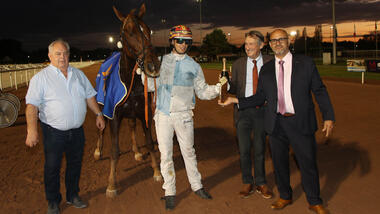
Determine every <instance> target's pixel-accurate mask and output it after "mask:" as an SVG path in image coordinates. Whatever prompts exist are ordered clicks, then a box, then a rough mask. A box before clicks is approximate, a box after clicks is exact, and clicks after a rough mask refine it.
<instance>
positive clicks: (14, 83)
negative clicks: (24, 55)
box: [0, 61, 98, 90]
mask: <svg viewBox="0 0 380 214" xmlns="http://www.w3.org/2000/svg"><path fill="white" fill-rule="evenodd" d="M97 62H98V61H85V62H72V63H70V65H71V66H73V67H76V68H84V67H87V66H90V65H92V64H94V63H97ZM46 66H48V64H46V63H40V64H18V65H0V89H1V90H3V89H5V88H11V89H12V88H14V89H16V90H17V89H18V87H19V86H20V85H24V84H26V85H28V84H29V81H30V79H31V78H32V77H33V76H34V75H35V74H36V73H37V72H39V71H40V70H41V69H43V68H45V67H46Z"/></svg>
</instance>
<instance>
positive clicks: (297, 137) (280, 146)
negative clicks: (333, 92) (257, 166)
mask: <svg viewBox="0 0 380 214" xmlns="http://www.w3.org/2000/svg"><path fill="white" fill-rule="evenodd" d="M289 43H290V42H289V38H288V34H287V33H286V31H284V30H282V29H277V30H275V31H273V32H272V33H271V35H270V46H271V48H272V50H273V52H274V53H275V59H273V60H272V61H270V62H268V63H267V64H265V65H264V66H263V67H262V69H261V74H260V78H259V83H258V92H257V93H256V95H254V96H251V97H249V98H239V99H237V98H232V97H230V98H228V99H227V100H226V101H225V102H224V103H220V104H221V105H222V106H224V105H228V104H230V103H239V110H240V111H241V110H242V109H246V108H250V107H252V106H257V105H261V104H262V103H264V102H265V101H266V102H267V107H266V109H265V121H264V127H265V131H266V132H267V133H268V135H269V137H270V146H271V152H272V158H273V165H274V170H275V175H276V182H277V188H278V191H279V193H280V198H279V200H277V201H276V202H275V203H273V204H272V206H271V207H272V209H283V208H284V207H286V206H287V205H289V204H291V203H292V188H291V186H290V177H289V146H291V147H292V149H293V151H294V153H295V156H296V159H297V162H298V165H299V168H300V171H301V176H302V187H303V189H304V191H305V193H306V198H307V201H308V202H309V205H310V206H309V209H311V210H312V211H314V212H316V213H318V214H324V213H327V211H326V209H325V208H324V207H323V205H322V199H321V198H320V187H319V174H318V168H317V161H316V140H315V135H314V134H315V131H316V130H317V128H318V127H317V120H316V116H315V111H314V103H313V98H312V95H311V93H313V94H314V97H315V99H316V101H317V103H318V105H319V108H320V110H321V113H322V117H323V120H324V126H323V130H322V131H324V132H326V137H328V136H330V134H331V133H332V129H333V124H334V122H333V121H334V120H335V118H334V110H333V107H332V104H331V101H330V98H329V95H328V93H327V90H326V87H325V85H324V84H323V82H322V80H321V78H320V76H319V74H318V71H317V68H316V66H315V64H314V62H313V61H312V59H311V58H309V57H306V56H298V55H292V54H291V53H290V51H289Z"/></svg>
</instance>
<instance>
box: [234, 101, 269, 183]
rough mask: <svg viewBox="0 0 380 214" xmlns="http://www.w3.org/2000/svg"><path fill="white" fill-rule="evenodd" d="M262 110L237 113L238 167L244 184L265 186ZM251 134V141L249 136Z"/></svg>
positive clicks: (253, 109)
mask: <svg viewBox="0 0 380 214" xmlns="http://www.w3.org/2000/svg"><path fill="white" fill-rule="evenodd" d="M264 108H265V107H261V108H258V109H257V108H248V109H244V110H241V111H239V114H238V115H239V116H238V121H237V124H236V129H237V130H236V131H237V136H238V141H239V152H240V167H241V171H242V180H243V183H244V184H256V185H263V184H266V179H265V131H264ZM252 132H253V140H252V139H251V134H252ZM252 147H253V155H254V172H255V174H254V175H255V179H254V180H253V177H252V156H251V150H252Z"/></svg>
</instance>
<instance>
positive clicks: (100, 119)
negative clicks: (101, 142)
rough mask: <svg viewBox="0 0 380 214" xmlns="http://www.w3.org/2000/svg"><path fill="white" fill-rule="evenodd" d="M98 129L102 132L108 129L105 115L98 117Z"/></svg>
mask: <svg viewBox="0 0 380 214" xmlns="http://www.w3.org/2000/svg"><path fill="white" fill-rule="evenodd" d="M96 127H98V129H99V130H100V131H103V129H104V128H105V127H106V122H105V121H104V117H103V115H98V116H96Z"/></svg>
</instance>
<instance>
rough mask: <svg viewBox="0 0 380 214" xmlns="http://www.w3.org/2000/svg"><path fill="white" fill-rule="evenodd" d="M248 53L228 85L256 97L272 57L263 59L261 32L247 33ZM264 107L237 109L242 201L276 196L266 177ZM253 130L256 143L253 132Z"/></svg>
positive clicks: (237, 63)
mask: <svg viewBox="0 0 380 214" xmlns="http://www.w3.org/2000/svg"><path fill="white" fill-rule="evenodd" d="M244 46H245V52H246V54H247V56H245V57H241V58H239V59H237V60H236V61H235V62H234V63H233V65H232V78H231V81H230V82H229V84H230V89H229V91H228V92H229V93H231V94H234V95H236V96H237V97H250V96H252V95H254V94H256V90H257V83H258V76H259V75H260V69H261V67H262V66H263V64H264V63H266V62H268V61H269V60H270V59H271V57H269V56H263V55H262V54H261V49H262V48H263V47H264V36H263V35H262V34H261V33H260V32H259V31H250V32H248V33H246V34H245V42H244ZM264 109H265V106H264V105H258V106H255V107H250V108H246V109H244V110H241V111H238V108H237V106H236V105H235V106H234V122H235V126H236V132H237V137H238V142H239V152H240V167H241V171H242V181H243V188H242V190H241V191H240V192H239V195H240V196H241V197H242V198H247V197H248V196H249V195H250V194H252V193H253V192H254V188H253V187H254V185H256V191H257V192H258V193H260V194H261V195H262V196H263V197H264V198H266V199H268V198H271V197H272V196H273V194H272V192H271V191H270V189H269V188H268V186H267V185H266V183H267V182H266V178H265V137H266V135H265V131H264ZM252 131H253V134H254V135H253V136H254V137H253V141H252V140H251V133H252ZM252 147H253V151H254V172H255V174H254V175H255V178H254V179H253V176H252V160H251V149H252Z"/></svg>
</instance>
